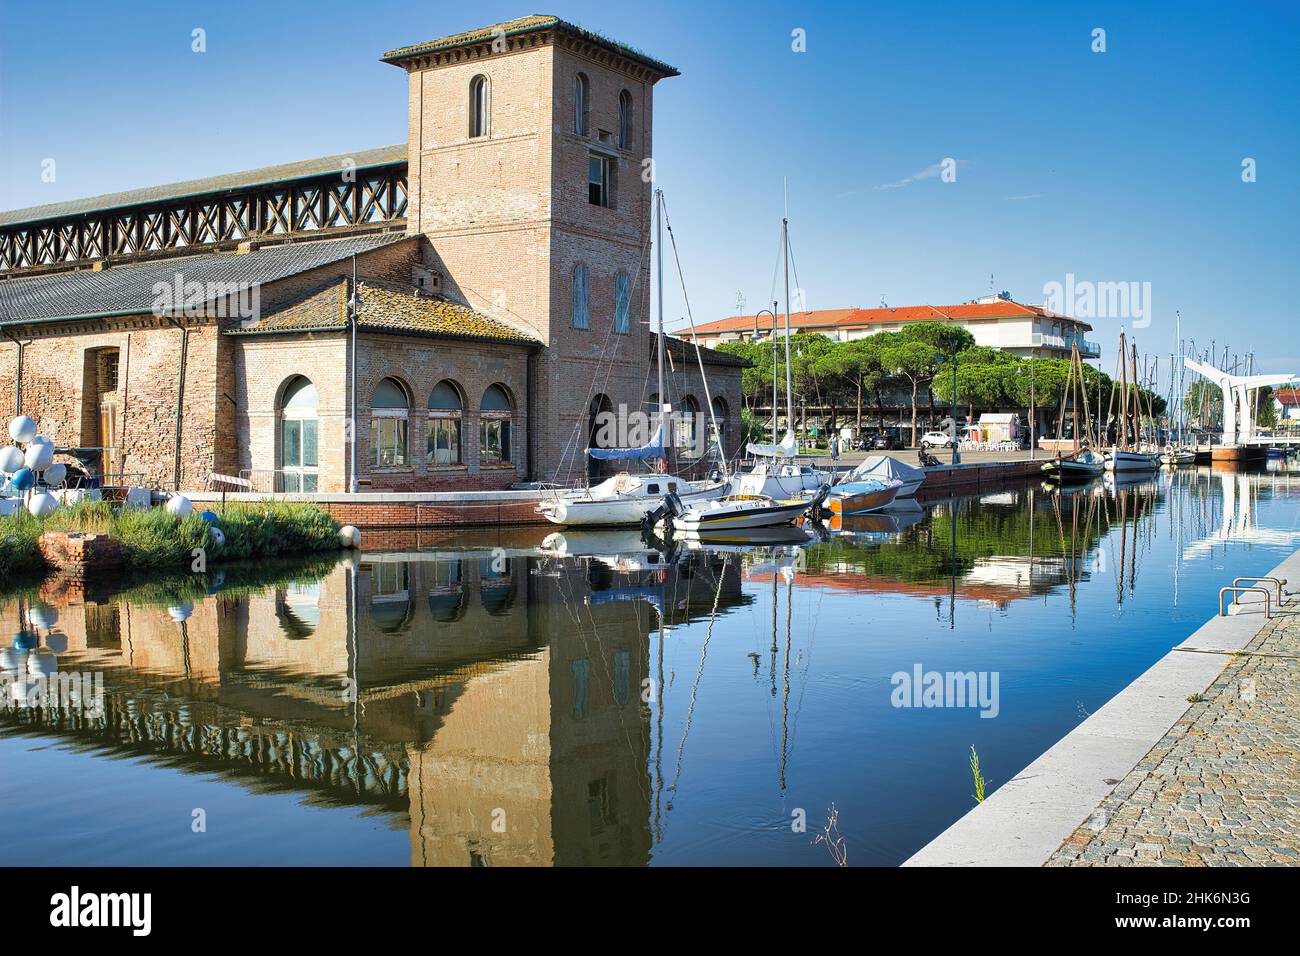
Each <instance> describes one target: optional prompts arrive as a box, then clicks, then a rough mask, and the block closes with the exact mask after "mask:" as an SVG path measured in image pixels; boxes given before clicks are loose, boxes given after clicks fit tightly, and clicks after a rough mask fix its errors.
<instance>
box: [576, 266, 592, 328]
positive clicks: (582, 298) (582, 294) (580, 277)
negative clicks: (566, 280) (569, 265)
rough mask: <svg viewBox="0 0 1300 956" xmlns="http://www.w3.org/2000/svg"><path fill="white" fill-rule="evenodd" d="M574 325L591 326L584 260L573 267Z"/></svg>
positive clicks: (579, 326) (580, 326)
mask: <svg viewBox="0 0 1300 956" xmlns="http://www.w3.org/2000/svg"><path fill="white" fill-rule="evenodd" d="M573 327H574V328H575V329H588V328H591V322H590V321H589V320H588V318H587V265H586V263H584V262H579V263H578V264H577V265H576V266H574V267H573Z"/></svg>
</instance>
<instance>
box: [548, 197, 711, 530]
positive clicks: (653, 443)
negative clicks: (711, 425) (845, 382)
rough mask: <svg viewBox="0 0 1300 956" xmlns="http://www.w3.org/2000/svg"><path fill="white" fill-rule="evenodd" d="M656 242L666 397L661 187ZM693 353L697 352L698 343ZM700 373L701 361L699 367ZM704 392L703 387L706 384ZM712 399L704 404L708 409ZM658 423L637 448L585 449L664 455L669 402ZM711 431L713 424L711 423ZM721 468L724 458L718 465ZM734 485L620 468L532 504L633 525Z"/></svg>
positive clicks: (628, 457) (571, 516)
mask: <svg viewBox="0 0 1300 956" xmlns="http://www.w3.org/2000/svg"><path fill="white" fill-rule="evenodd" d="M655 230H656V236H655V244H656V246H657V247H658V250H657V252H658V271H659V277H658V278H659V330H658V336H659V337H658V348H657V349H656V351H657V353H658V365H659V368H658V372H659V392H658V394H659V395H660V396H661V399H660V400H661V401H662V396H664V395H666V394H667V393H666V392H665V390H664V389H665V381H664V294H663V288H664V275H663V272H664V249H663V190H661V189H657V190H655ZM695 348H696V351H697V353H698V351H699V344H698V343H697V344H696V346H695ZM700 369H701V374H703V363H701V366H700ZM705 388H706V390H707V388H708V385H707V383H706V384H705ZM712 405H713V403H712V402H711V401H710V402H709V409H710V411H709V413H710V415H711V414H713V411H712ZM655 411H656V415H657V418H658V424H657V426H656V428H655V433H654V435H653V436H651V438H650V440H649V441H648V442H646V443H645V444H644V445H641V446H639V447H636V448H588V449H587V454H588V455H589V456H590V457H591V458H592V459H594V460H596V461H656V462H659V461H662V462H666V461H667V459H668V451H667V448H666V446H665V443H664V435H665V428H666V423H667V422H668V421H669V420H670V419H671V415H672V405H671V404H667V403H664V404H661V405H659V406H658V408H656V410H655ZM715 429H716V423H715ZM723 466H724V468H725V462H724V463H723ZM733 490H734V489H733V488H732V486H731V484H730V483H729V482H728V481H727V480H725V479H724V480H721V481H711V482H707V483H704V484H703V485H700V486H697V485H695V484H692V483H691V482H689V481H687V480H686V479H684V478H678V477H675V476H673V475H670V474H666V473H663V472H653V473H648V474H642V475H634V474H631V473H630V472H626V471H624V472H620V473H619V474H617V475H614V476H613V477H610V478H607V479H605V480H604V481H602V482H600V483H599V484H597V485H592V486H589V487H587V488H576V489H568V490H561V491H553V492H551V493H549V494H548V495H546V497H544V498H543V499H542V501H541V502H540V503H539V504H538V506H537V508H536V513H537V514H540V515H542V516H543V517H545V518H546V520H547V521H550V522H551V523H553V524H558V525H565V526H566V527H583V526H595V527H636V526H638V525H640V524H642V522H643V521H644V520H645V518H646V516H647V515H648V514H649V513H650V512H652V511H654V510H655V509H657V508H659V507H660V505H661V504H662V502H663V500H664V498H665V496H669V495H673V496H676V497H677V498H678V499H679V500H680V501H681V502H682V503H683V504H687V505H690V504H695V503H696V502H703V501H709V500H712V499H715V498H721V497H722V496H724V495H726V494H729V493H730V492H732V491H733Z"/></svg>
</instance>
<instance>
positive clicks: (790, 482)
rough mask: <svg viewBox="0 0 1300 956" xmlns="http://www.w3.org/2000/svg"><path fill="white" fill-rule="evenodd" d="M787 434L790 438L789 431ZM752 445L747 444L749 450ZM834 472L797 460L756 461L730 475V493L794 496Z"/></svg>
mask: <svg viewBox="0 0 1300 956" xmlns="http://www.w3.org/2000/svg"><path fill="white" fill-rule="evenodd" d="M787 437H788V438H790V439H793V437H794V435H793V433H790V434H789V435H788V436H787ZM755 447H767V446H752V445H751V446H750V448H751V450H752V449H753V448H755ZM834 477H835V476H834V475H832V474H831V473H830V472H829V471H824V470H823V469H821V468H815V467H813V466H812V465H809V464H800V463H798V462H786V463H784V464H782V463H779V462H775V461H773V462H760V463H759V464H757V465H755V466H754V467H753V468H752V469H751V470H749V471H746V472H738V473H737V474H734V475H732V476H731V489H730V490H731V493H732V494H736V495H750V496H759V497H766V498H795V497H798V496H799V495H801V494H804V493H805V492H810V491H816V490H817V489H818V488H820V487H821V486H822V485H825V484H828V483H829V482H831V481H833V480H834Z"/></svg>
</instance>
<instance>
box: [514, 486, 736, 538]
mask: <svg viewBox="0 0 1300 956" xmlns="http://www.w3.org/2000/svg"><path fill="white" fill-rule="evenodd" d="M729 491H730V489H729V488H728V487H727V485H726V484H725V483H723V484H719V485H715V486H713V487H711V488H703V489H696V490H692V491H685V492H678V497H680V498H681V500H682V503H683V504H685V505H687V506H690V505H693V504H700V503H703V502H706V501H712V500H714V499H716V498H721V497H722V496H723V495H725V494H727V493H729ZM662 503H663V495H661V494H655V495H636V496H627V497H616V498H580V497H577V496H565V497H561V498H558V499H556V500H553V501H544V502H542V504H541V505H539V506H538V508H537V511H538V513H539V514H541V515H542V516H544V517H545V518H546V520H547V521H549V522H551V523H552V524H558V525H562V526H563V527H566V528H617V527H637V526H639V525H640V524H641V522H642V520H643V519H644V518H645V517H646V515H648V514H650V512H652V511H654V510H655V509H656V508H658V507H659V506H660V505H661V504H662Z"/></svg>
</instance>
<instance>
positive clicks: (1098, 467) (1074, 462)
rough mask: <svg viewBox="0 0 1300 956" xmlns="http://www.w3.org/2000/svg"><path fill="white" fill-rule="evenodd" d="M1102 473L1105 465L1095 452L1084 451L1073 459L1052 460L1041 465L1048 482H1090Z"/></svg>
mask: <svg viewBox="0 0 1300 956" xmlns="http://www.w3.org/2000/svg"><path fill="white" fill-rule="evenodd" d="M1103 471H1105V463H1104V461H1103V460H1102V457H1101V456H1100V455H1098V454H1096V453H1095V452H1093V451H1091V450H1089V449H1084V450H1083V451H1081V452H1079V454H1078V455H1076V456H1075V457H1074V458H1065V457H1060V458H1054V459H1052V460H1051V461H1049V462H1045V463H1044V464H1043V474H1044V475H1046V476H1047V478H1048V480H1049V481H1056V482H1073V481H1092V479H1094V478H1096V477H1097V476H1098V475H1100V474H1101V473H1102V472H1103Z"/></svg>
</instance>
